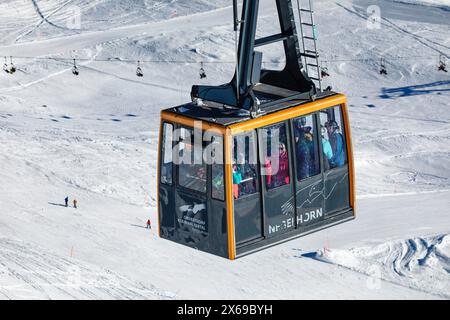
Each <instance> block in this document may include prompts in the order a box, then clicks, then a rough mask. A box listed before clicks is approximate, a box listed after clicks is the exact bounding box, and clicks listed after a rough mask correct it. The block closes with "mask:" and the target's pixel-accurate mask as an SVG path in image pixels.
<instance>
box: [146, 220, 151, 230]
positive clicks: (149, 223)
mask: <svg viewBox="0 0 450 320" xmlns="http://www.w3.org/2000/svg"><path fill="white" fill-rule="evenodd" d="M147 229H152V222H151V221H150V219H148V220H147Z"/></svg>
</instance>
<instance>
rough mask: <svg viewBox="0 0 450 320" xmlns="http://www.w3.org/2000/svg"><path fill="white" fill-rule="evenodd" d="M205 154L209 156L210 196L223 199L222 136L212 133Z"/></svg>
mask: <svg viewBox="0 0 450 320" xmlns="http://www.w3.org/2000/svg"><path fill="white" fill-rule="evenodd" d="M206 150H207V154H208V155H210V156H211V162H208V163H211V196H212V197H213V199H217V200H222V201H223V200H225V183H224V167H223V164H224V161H223V137H222V136H217V135H213V136H212V137H211V142H210V144H209V146H208V148H207V149H206Z"/></svg>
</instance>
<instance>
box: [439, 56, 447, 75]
mask: <svg viewBox="0 0 450 320" xmlns="http://www.w3.org/2000/svg"><path fill="white" fill-rule="evenodd" d="M445 62H446V59H445V57H444V56H443V55H442V54H441V55H440V56H439V66H438V71H443V72H448V70H447V64H446V63H445Z"/></svg>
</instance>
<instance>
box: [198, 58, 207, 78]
mask: <svg viewBox="0 0 450 320" xmlns="http://www.w3.org/2000/svg"><path fill="white" fill-rule="evenodd" d="M199 74H200V79H205V78H206V72H205V69H204V68H203V62H202V63H201V64H200V72H199Z"/></svg>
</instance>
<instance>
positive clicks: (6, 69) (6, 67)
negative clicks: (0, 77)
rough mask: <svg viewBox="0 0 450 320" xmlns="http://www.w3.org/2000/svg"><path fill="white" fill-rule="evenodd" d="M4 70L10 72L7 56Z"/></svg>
mask: <svg viewBox="0 0 450 320" xmlns="http://www.w3.org/2000/svg"><path fill="white" fill-rule="evenodd" d="M3 71H5V72H6V73H10V72H9V67H8V61H7V60H6V57H5V64H4V65H3Z"/></svg>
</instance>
